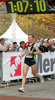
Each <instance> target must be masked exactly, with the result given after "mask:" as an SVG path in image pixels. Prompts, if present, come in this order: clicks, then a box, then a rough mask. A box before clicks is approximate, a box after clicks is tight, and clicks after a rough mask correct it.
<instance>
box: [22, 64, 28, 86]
mask: <svg viewBox="0 0 55 100" xmlns="http://www.w3.org/2000/svg"><path fill="white" fill-rule="evenodd" d="M28 69H29V66H28V65H27V64H25V63H24V66H23V78H22V87H24V85H25V82H26V75H27V72H28Z"/></svg>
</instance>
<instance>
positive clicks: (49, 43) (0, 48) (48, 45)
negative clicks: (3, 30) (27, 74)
mask: <svg viewBox="0 0 55 100" xmlns="http://www.w3.org/2000/svg"><path fill="white" fill-rule="evenodd" d="M31 36H32V35H31ZM28 40H29V39H28ZM33 41H34V42H33V43H35V46H37V47H38V48H37V47H36V48H37V49H36V50H37V51H38V49H39V51H40V52H42V53H45V52H48V51H50V52H54V51H55V46H54V45H53V40H52V38H48V39H47V40H46V42H45V41H44V39H43V38H41V39H40V40H38V39H36V38H34V40H33ZM4 44H5V40H4V38H0V52H7V51H8V52H11V51H12V52H20V51H25V49H26V48H28V46H29V45H30V42H29V41H27V42H26V43H25V42H24V41H20V45H19V46H17V42H16V41H14V42H13V44H12V47H11V48H10V49H9V46H10V44H8V45H6V47H5V46H4ZM34 48H35V47H34ZM39 51H38V53H39ZM29 52H30V51H29ZM32 53H33V52H32ZM30 54H31V52H30ZM37 55H38V54H37ZM26 56H27V55H26ZM29 56H30V55H29ZM25 62H26V61H25ZM34 76H35V75H34ZM37 76H38V75H37ZM38 77H40V76H38ZM44 79H48V80H51V76H50V75H47V76H44Z"/></svg>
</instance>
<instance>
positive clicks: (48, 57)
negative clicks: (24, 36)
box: [3, 52, 55, 81]
mask: <svg viewBox="0 0 55 100" xmlns="http://www.w3.org/2000/svg"><path fill="white" fill-rule="evenodd" d="M22 53H23V52H6V53H3V80H4V81H9V80H15V79H22V76H23V64H24V58H25V56H24V57H21V55H22ZM54 55H55V52H47V53H42V54H41V55H38V56H36V65H37V71H36V72H37V73H39V74H40V75H50V74H55V56H54ZM29 77H33V74H32V70H31V67H30V68H29V70H28V73H27V78H29Z"/></svg>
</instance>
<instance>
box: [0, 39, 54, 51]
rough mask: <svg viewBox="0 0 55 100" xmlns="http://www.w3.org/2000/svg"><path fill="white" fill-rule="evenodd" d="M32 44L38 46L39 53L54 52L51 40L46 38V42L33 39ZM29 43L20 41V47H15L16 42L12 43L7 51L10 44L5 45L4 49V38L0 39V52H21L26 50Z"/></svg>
mask: <svg viewBox="0 0 55 100" xmlns="http://www.w3.org/2000/svg"><path fill="white" fill-rule="evenodd" d="M34 42H35V44H36V45H37V46H38V48H39V50H40V51H41V52H43V53H44V52H48V51H51V52H54V51H55V46H54V45H53V40H52V39H51V38H48V39H47V40H46V42H45V41H44V39H43V38H41V39H40V40H39V39H35V38H34ZM28 43H29V42H26V43H25V42H24V41H20V45H19V46H17V42H16V41H14V42H13V44H12V47H11V49H9V46H10V44H8V45H6V47H5V46H4V44H5V40H4V38H0V52H7V51H22V50H24V49H25V48H27V45H28Z"/></svg>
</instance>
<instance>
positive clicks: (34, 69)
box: [31, 64, 44, 83]
mask: <svg viewBox="0 0 55 100" xmlns="http://www.w3.org/2000/svg"><path fill="white" fill-rule="evenodd" d="M31 67H32V73H33V76H34V77H38V78H40V81H41V83H43V82H44V79H43V77H42V76H40V75H39V74H38V73H36V72H37V67H36V64H34V65H32V66H31Z"/></svg>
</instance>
